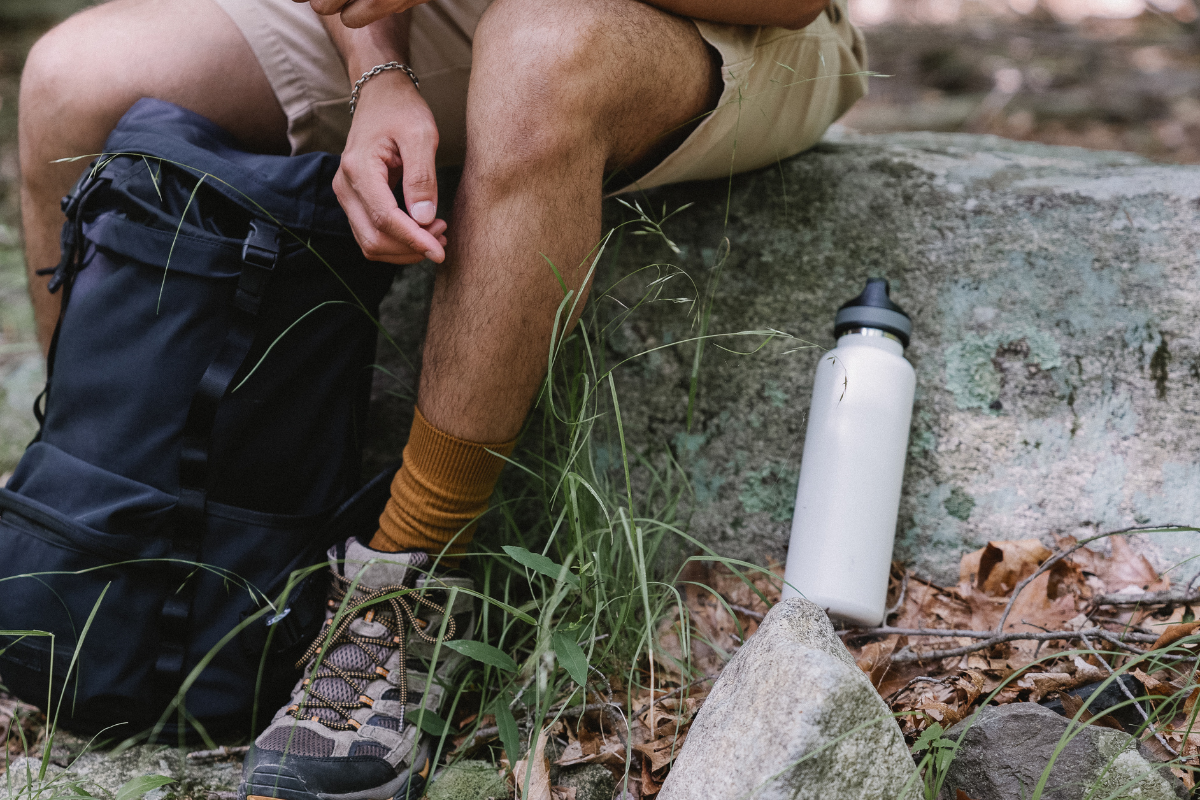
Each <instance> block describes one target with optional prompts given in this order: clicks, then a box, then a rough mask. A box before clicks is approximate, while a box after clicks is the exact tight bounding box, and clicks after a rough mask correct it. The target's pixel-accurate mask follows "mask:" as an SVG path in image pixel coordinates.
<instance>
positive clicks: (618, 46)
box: [467, 0, 710, 173]
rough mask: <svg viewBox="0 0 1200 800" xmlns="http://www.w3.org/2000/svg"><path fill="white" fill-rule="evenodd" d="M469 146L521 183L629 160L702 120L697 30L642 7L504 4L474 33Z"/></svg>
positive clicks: (511, 0)
mask: <svg viewBox="0 0 1200 800" xmlns="http://www.w3.org/2000/svg"><path fill="white" fill-rule="evenodd" d="M474 52H475V56H474V65H473V68H472V75H471V92H470V98H469V101H468V106H467V119H468V131H469V133H468V148H469V149H473V148H475V147H476V146H480V147H486V149H487V151H488V156H487V157H488V158H489V164H490V165H491V168H492V170H493V171H494V172H497V173H502V172H503V171H504V169H503V168H502V166H501V165H507V168H508V169H511V170H514V171H516V172H518V173H527V172H528V171H529V170H530V169H534V168H538V167H545V166H553V165H559V164H561V163H562V162H563V161H564V160H566V161H571V162H573V163H576V164H579V163H582V161H583V160H586V159H591V160H592V161H593V162H597V163H596V168H597V169H598V170H600V171H602V170H603V168H604V165H605V164H606V163H608V162H610V161H612V160H614V157H617V159H618V160H619V158H623V157H627V156H629V155H630V154H631V153H633V154H636V151H637V150H638V148H639V147H640V146H642V143H643V140H650V139H653V138H654V137H656V136H658V135H660V134H661V133H662V132H664V131H667V130H670V129H671V128H673V127H675V126H677V125H679V124H680V123H681V122H683V121H685V120H686V119H688V118H690V117H691V116H694V115H695V114H696V113H697V112H698V111H702V110H703V106H704V103H705V102H707V97H708V88H709V83H710V82H709V75H708V68H709V55H708V52H707V48H706V46H705V45H704V43H703V40H702V39H700V36H699V33H698V32H697V31H696V28H695V26H694V25H692V23H691V22H690V21H688V20H684V19H681V18H679V17H674V16H671V15H669V14H666V13H664V12H661V11H659V10H657V9H654V8H651V7H650V6H647V5H645V4H643V3H640V2H633V1H632V0H580V1H579V2H572V3H570V4H563V3H559V2H555V1H554V0H496V2H494V3H493V4H492V5H491V7H490V8H489V9H488V11H487V13H485V14H484V16H483V19H482V20H481V21H480V24H479V28H478V29H477V31H476V34H475V50H474Z"/></svg>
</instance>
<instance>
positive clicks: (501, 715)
mask: <svg viewBox="0 0 1200 800" xmlns="http://www.w3.org/2000/svg"><path fill="white" fill-rule="evenodd" d="M511 701H512V695H510V694H509V693H508V692H504V693H503V694H501V695H500V697H498V698H497V699H496V704H495V706H494V708H493V710H494V712H495V714H496V728H497V729H498V730H499V732H500V743H501V744H503V745H504V752H505V753H506V754H507V755H508V763H510V764H515V763H517V758H519V757H520V755H521V734H520V732H519V731H518V730H517V721H516V720H515V719H513V715H512V711H511V710H510V709H509V707H508V704H509V702H511Z"/></svg>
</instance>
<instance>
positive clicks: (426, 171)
mask: <svg viewBox="0 0 1200 800" xmlns="http://www.w3.org/2000/svg"><path fill="white" fill-rule="evenodd" d="M397 145H398V146H399V148H400V162H401V163H402V164H403V168H404V174H403V176H402V177H401V179H400V183H401V186H402V187H403V190H404V206H405V208H407V209H408V213H409V216H411V217H412V218H413V219H415V220H416V221H417V222H418V223H419V224H420V225H423V226H424V225H429V224H430V223H432V222H433V220H434V219H435V218H436V217H437V200H438V194H437V166H436V161H435V158H436V156H437V146H438V137H437V129H436V128H432V127H430V128H428V129H425V130H423V131H421V132H420V133H417V134H415V135H408V136H404V137H401V138H400V139H399V140H398V141H397Z"/></svg>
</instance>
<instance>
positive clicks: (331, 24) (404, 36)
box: [321, 11, 409, 83]
mask: <svg viewBox="0 0 1200 800" xmlns="http://www.w3.org/2000/svg"><path fill="white" fill-rule="evenodd" d="M321 22H322V24H324V25H325V29H326V30H327V31H328V32H329V36H330V38H331V39H332V40H333V44H334V47H336V48H337V51H338V54H339V55H340V56H341V57H342V63H343V64H345V65H346V74H347V75H348V76H349V78H350V82H351V83H354V82H355V81H357V80H358V79H359V78H360V77H362V75H363V73H365V72H368V71H370V70H371V69H373V68H374V67H377V66H379V65H380V64H386V63H388V62H389V61H399V62H401V63H407V61H408V30H409V13H408V12H407V11H406V12H404V13H402V14H392V15H390V16H387V17H384V18H383V19H380V20H377V21H375V22H372V23H371V24H370V25H367V26H366V27H363V28H347V27H346V26H345V25H343V24H342V21H341V19H340V18H339V17H338V16H336V15H333V16H328V17H321Z"/></svg>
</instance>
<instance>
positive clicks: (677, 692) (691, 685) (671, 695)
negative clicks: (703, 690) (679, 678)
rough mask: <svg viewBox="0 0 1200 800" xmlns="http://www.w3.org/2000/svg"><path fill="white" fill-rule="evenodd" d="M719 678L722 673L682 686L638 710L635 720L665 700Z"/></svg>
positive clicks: (706, 676)
mask: <svg viewBox="0 0 1200 800" xmlns="http://www.w3.org/2000/svg"><path fill="white" fill-rule="evenodd" d="M719 677H721V673H719V672H717V673H713V674H712V675H705V676H704V677H703V678H697V679H696V680H694V681H692V682H691V683H689V684H686V685H684V686H680V687H679V688H678V689H672V690H671V691H669V692H667V693H666V694H664V695H663V696H662V697H659V698H656V699H655V700H654V702H653V703H646V704H645V705H644V706H642V707H641V708H639V709H638V710H637V712H636V713H634V715H633V718H634V719H637V718H638V717H640V716H641V715H642V714H645V713H646V712H647V711H649V710H650V706H652V705H654V706H656V705H658V704H659V703H661V702H662V701H663V700H669V699H671V698H672V697H674V696H675V695H677V694H679V693H680V692H682V691H685V690H687V689H690V688H692V687H693V686H695V685H696V684H698V683H704V682H705V681H715V680H716V679H717V678H719Z"/></svg>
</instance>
